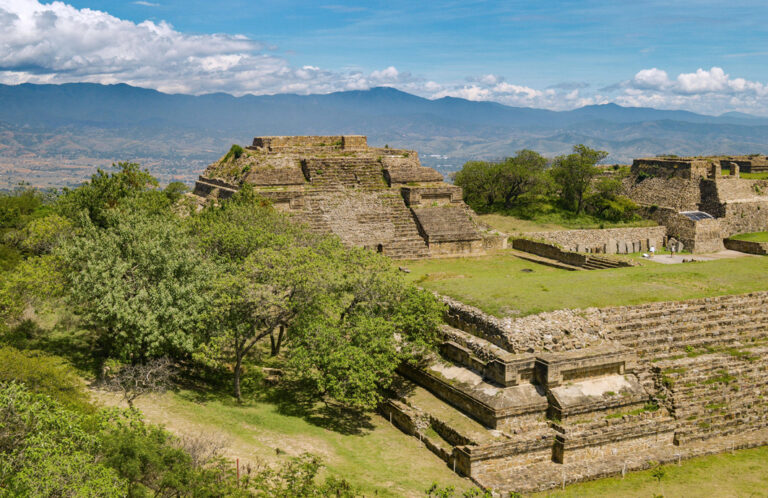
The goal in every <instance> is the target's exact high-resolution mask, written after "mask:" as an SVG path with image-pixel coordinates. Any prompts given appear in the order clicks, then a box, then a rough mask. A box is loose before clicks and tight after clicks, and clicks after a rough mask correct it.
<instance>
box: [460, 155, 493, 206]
mask: <svg viewBox="0 0 768 498" xmlns="http://www.w3.org/2000/svg"><path fill="white" fill-rule="evenodd" d="M453 183H454V184H456V185H458V186H459V187H461V188H462V190H463V191H464V200H465V201H466V202H467V204H469V205H470V206H471V207H472V208H473V209H475V210H476V211H481V210H483V209H485V208H488V207H490V206H492V205H493V203H494V202H495V200H496V187H495V171H494V168H493V165H492V163H489V162H487V161H469V162H467V163H465V164H464V166H463V167H462V168H461V171H459V172H458V173H456V175H455V176H454V178H453Z"/></svg>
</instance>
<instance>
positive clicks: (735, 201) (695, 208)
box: [625, 156, 768, 253]
mask: <svg viewBox="0 0 768 498" xmlns="http://www.w3.org/2000/svg"><path fill="white" fill-rule="evenodd" d="M724 167H726V168H728V169H729V172H730V174H728V175H723V173H722V171H723V168H724ZM767 170H768V161H767V160H766V158H765V156H738V157H725V158H698V157H694V158H664V157H656V158H646V159H635V161H634V162H633V163H632V169H631V176H630V177H629V178H628V179H627V181H626V184H625V187H626V190H627V195H628V196H629V197H630V198H631V199H632V200H634V201H635V202H637V203H638V204H640V205H641V206H644V207H645V208H646V211H647V215H648V216H649V217H651V218H653V219H655V220H656V221H658V222H659V223H660V224H661V225H664V226H666V227H667V235H669V236H673V237H676V238H677V239H679V240H681V241H682V242H683V244H684V246H685V247H686V248H688V249H689V250H691V251H692V252H694V253H705V252H715V251H719V250H722V249H723V239H725V238H728V237H730V236H732V235H736V234H741V233H749V232H761V231H764V230H766V229H768V180H750V179H744V178H740V173H741V172H762V171H767Z"/></svg>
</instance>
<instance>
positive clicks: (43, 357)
mask: <svg viewBox="0 0 768 498" xmlns="http://www.w3.org/2000/svg"><path fill="white" fill-rule="evenodd" d="M10 382H16V383H23V384H24V385H25V386H26V387H27V389H29V390H30V391H32V392H35V393H40V394H45V395H47V396H50V397H51V398H52V399H53V400H55V401H58V402H59V403H61V404H62V405H64V406H65V407H69V408H72V409H76V410H77V411H81V412H89V411H91V405H90V403H89V401H88V395H87V394H86V393H85V392H84V385H83V381H82V379H81V378H80V376H79V375H77V372H76V371H75V369H74V368H72V367H71V366H70V365H69V364H68V363H67V362H66V360H64V359H63V358H61V357H59V356H53V355H49V354H46V353H43V352H40V351H20V350H18V349H16V348H13V347H10V346H3V347H0V383H2V384H7V383H10Z"/></svg>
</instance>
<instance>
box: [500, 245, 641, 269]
mask: <svg viewBox="0 0 768 498" xmlns="http://www.w3.org/2000/svg"><path fill="white" fill-rule="evenodd" d="M645 244H646V245H644V246H643V245H641V244H640V243H639V242H638V243H637V248H638V250H641V248H642V247H646V248H647V241H646V243H645ZM512 248H513V249H517V250H518V251H523V252H527V253H531V254H535V255H537V256H541V257H544V258H548V259H554V260H555V261H559V262H561V263H564V264H566V265H570V266H576V267H579V268H584V269H588V270H594V269H604V268H622V267H629V266H634V265H633V264H632V263H630V262H629V261H620V260H617V259H606V258H597V257H594V256H589V255H587V254H581V253H577V252H570V251H564V250H563V249H560V248H559V247H557V246H555V245H553V244H552V243H547V242H539V241H536V240H530V239H523V238H517V239H514V240H512ZM598 263H599V264H598Z"/></svg>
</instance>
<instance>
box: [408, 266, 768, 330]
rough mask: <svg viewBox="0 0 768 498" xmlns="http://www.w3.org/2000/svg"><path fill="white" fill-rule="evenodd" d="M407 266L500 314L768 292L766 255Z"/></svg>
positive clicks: (424, 280)
mask: <svg viewBox="0 0 768 498" xmlns="http://www.w3.org/2000/svg"><path fill="white" fill-rule="evenodd" d="M408 268H409V269H410V270H411V273H410V274H409V278H410V279H412V280H413V281H414V282H416V283H417V284H419V285H421V286H422V287H425V288H427V289H430V290H434V291H437V292H439V293H441V294H445V295H448V296H452V297H454V298H456V299H459V300H460V301H463V302H465V303H467V304H471V305H474V306H477V307H479V308H481V309H482V310H484V311H486V312H488V313H492V314H494V315H497V316H504V315H507V314H517V313H519V314H521V315H527V314H531V313H539V312H542V311H551V310H556V309H561V308H587V307H591V306H597V307H604V306H621V305H631V304H640V303H646V302H651V301H667V300H680V299H692V298H699V297H708V296H718V295H725V294H738V293H744V292H752V291H757V290H768V258H764V257H742V258H734V259H722V260H716V261H705V262H697V263H685V264H675V265H663V264H659V263H652V262H648V261H644V262H643V266H638V267H633V268H618V269H613V270H598V271H567V270H560V269H557V268H551V267H548V266H543V265H540V264H537V263H531V262H528V261H525V260H523V259H520V258H518V257H516V256H514V255H513V254H512V253H511V252H509V251H499V252H497V253H495V254H492V255H489V256H482V257H475V258H454V259H436V260H425V261H417V262H411V263H409V264H408ZM524 269H528V270H532V272H530V273H526V272H524V271H522V270H524Z"/></svg>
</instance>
